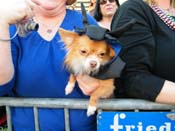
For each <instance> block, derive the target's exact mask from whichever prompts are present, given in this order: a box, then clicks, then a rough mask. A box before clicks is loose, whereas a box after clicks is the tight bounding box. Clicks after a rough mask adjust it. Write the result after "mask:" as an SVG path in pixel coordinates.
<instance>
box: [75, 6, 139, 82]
mask: <svg viewBox="0 0 175 131" xmlns="http://www.w3.org/2000/svg"><path fill="white" fill-rule="evenodd" d="M81 10H82V16H83V24H84V28H78V27H75V32H76V33H78V34H79V35H83V34H85V35H87V36H88V37H89V38H90V39H92V40H97V41H99V40H106V41H107V43H108V44H110V45H111V46H112V47H113V49H114V50H115V52H116V56H115V57H114V58H113V59H112V60H111V61H110V62H109V63H107V64H106V65H104V66H101V67H100V71H99V72H98V73H97V74H91V75H92V76H93V77H96V78H98V79H109V78H118V77H120V75H121V73H122V70H123V69H124V67H125V62H124V61H123V60H122V59H121V58H120V57H119V56H118V54H119V52H120V50H121V48H122V47H121V44H120V42H119V41H118V40H117V37H119V36H120V35H121V34H122V33H123V32H125V31H126V30H128V29H129V28H131V27H132V26H133V25H134V24H135V23H136V20H135V19H133V20H131V21H130V22H128V23H127V24H125V25H123V26H121V27H120V28H118V29H117V30H116V31H109V30H108V29H105V28H102V27H100V26H96V25H90V24H89V23H88V20H87V15H86V10H85V8H84V5H83V3H81Z"/></svg>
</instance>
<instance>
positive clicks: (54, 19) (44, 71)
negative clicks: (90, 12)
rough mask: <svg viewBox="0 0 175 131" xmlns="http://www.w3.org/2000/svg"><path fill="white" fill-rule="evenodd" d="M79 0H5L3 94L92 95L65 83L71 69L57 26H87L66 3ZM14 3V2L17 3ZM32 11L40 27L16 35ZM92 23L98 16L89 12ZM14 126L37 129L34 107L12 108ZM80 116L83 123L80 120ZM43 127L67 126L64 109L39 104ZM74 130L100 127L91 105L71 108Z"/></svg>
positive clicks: (0, 23)
mask: <svg viewBox="0 0 175 131" xmlns="http://www.w3.org/2000/svg"><path fill="white" fill-rule="evenodd" d="M74 2H75V0H67V1H65V0H44V1H43V0H13V1H11V0H6V1H4V2H2V3H1V4H0V32H1V33H0V58H1V59H0V94H1V95H4V94H8V95H10V96H15V97H32V98H87V96H86V95H84V94H83V93H82V91H81V90H80V89H79V88H78V86H76V88H75V90H74V91H73V92H72V93H71V94H70V95H68V96H66V95H65V91H64V90H65V87H66V84H67V81H68V77H69V73H68V72H67V71H66V70H65V69H64V65H63V61H64V56H65V53H66V52H65V50H64V48H63V47H64V44H63V43H62V41H61V39H60V36H59V34H58V32H57V30H58V28H59V27H61V28H64V29H67V30H74V27H75V26H76V27H80V28H82V27H83V24H82V15H81V13H80V12H77V11H73V10H68V9H66V5H71V4H72V3H74ZM14 5H15V6H14ZM31 17H33V20H34V21H35V22H36V23H38V24H39V29H38V31H37V32H36V31H32V32H30V33H29V34H28V35H27V36H26V37H20V36H19V35H17V36H16V37H15V38H14V39H12V40H11V41H4V39H9V38H11V37H12V36H13V35H14V34H15V32H16V26H14V25H13V24H16V23H17V21H26V20H28V19H29V18H31ZM88 20H89V23H90V24H96V22H95V20H94V19H93V18H91V17H90V16H88ZM12 119H13V127H14V131H34V117H33V110H32V108H13V109H12ZM80 121H81V124H80ZM39 125H40V130H41V131H65V125H64V111H63V110H62V109H39ZM70 125H71V131H96V118H95V116H91V117H87V116H86V110H71V111H70Z"/></svg>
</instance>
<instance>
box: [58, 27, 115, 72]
mask: <svg viewBox="0 0 175 131" xmlns="http://www.w3.org/2000/svg"><path fill="white" fill-rule="evenodd" d="M59 34H60V36H61V39H62V41H63V42H64V43H65V47H66V50H67V55H66V58H65V64H66V67H67V69H68V70H70V71H71V72H72V73H74V74H90V73H92V74H95V73H97V72H98V71H99V68H100V65H104V64H106V63H107V62H108V61H109V60H111V59H112V58H113V57H114V56H115V52H114V50H113V49H112V48H111V47H110V46H109V45H108V44H106V42H105V41H94V40H91V39H90V38H89V37H88V36H86V35H78V34H77V33H74V32H71V31H66V30H63V29H59Z"/></svg>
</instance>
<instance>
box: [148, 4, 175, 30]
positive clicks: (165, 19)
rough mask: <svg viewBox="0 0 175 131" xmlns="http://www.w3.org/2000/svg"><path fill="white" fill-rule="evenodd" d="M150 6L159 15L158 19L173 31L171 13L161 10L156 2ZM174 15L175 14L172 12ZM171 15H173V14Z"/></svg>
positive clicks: (174, 28)
mask: <svg viewBox="0 0 175 131" xmlns="http://www.w3.org/2000/svg"><path fill="white" fill-rule="evenodd" d="M151 8H152V9H153V10H154V12H155V13H156V14H157V15H158V16H159V17H160V19H161V20H162V21H163V22H164V23H165V24H166V25H167V26H168V27H169V28H170V29H172V30H173V31H175V20H174V18H172V15H170V14H169V13H166V12H164V11H163V10H161V9H160V8H159V7H158V6H157V5H156V4H154V3H152V4H151ZM174 15H175V14H174ZM174 15H173V16H174Z"/></svg>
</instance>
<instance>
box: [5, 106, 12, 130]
mask: <svg viewBox="0 0 175 131" xmlns="http://www.w3.org/2000/svg"><path fill="white" fill-rule="evenodd" d="M6 113H7V127H8V131H12V120H11V110H10V107H9V106H6Z"/></svg>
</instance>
